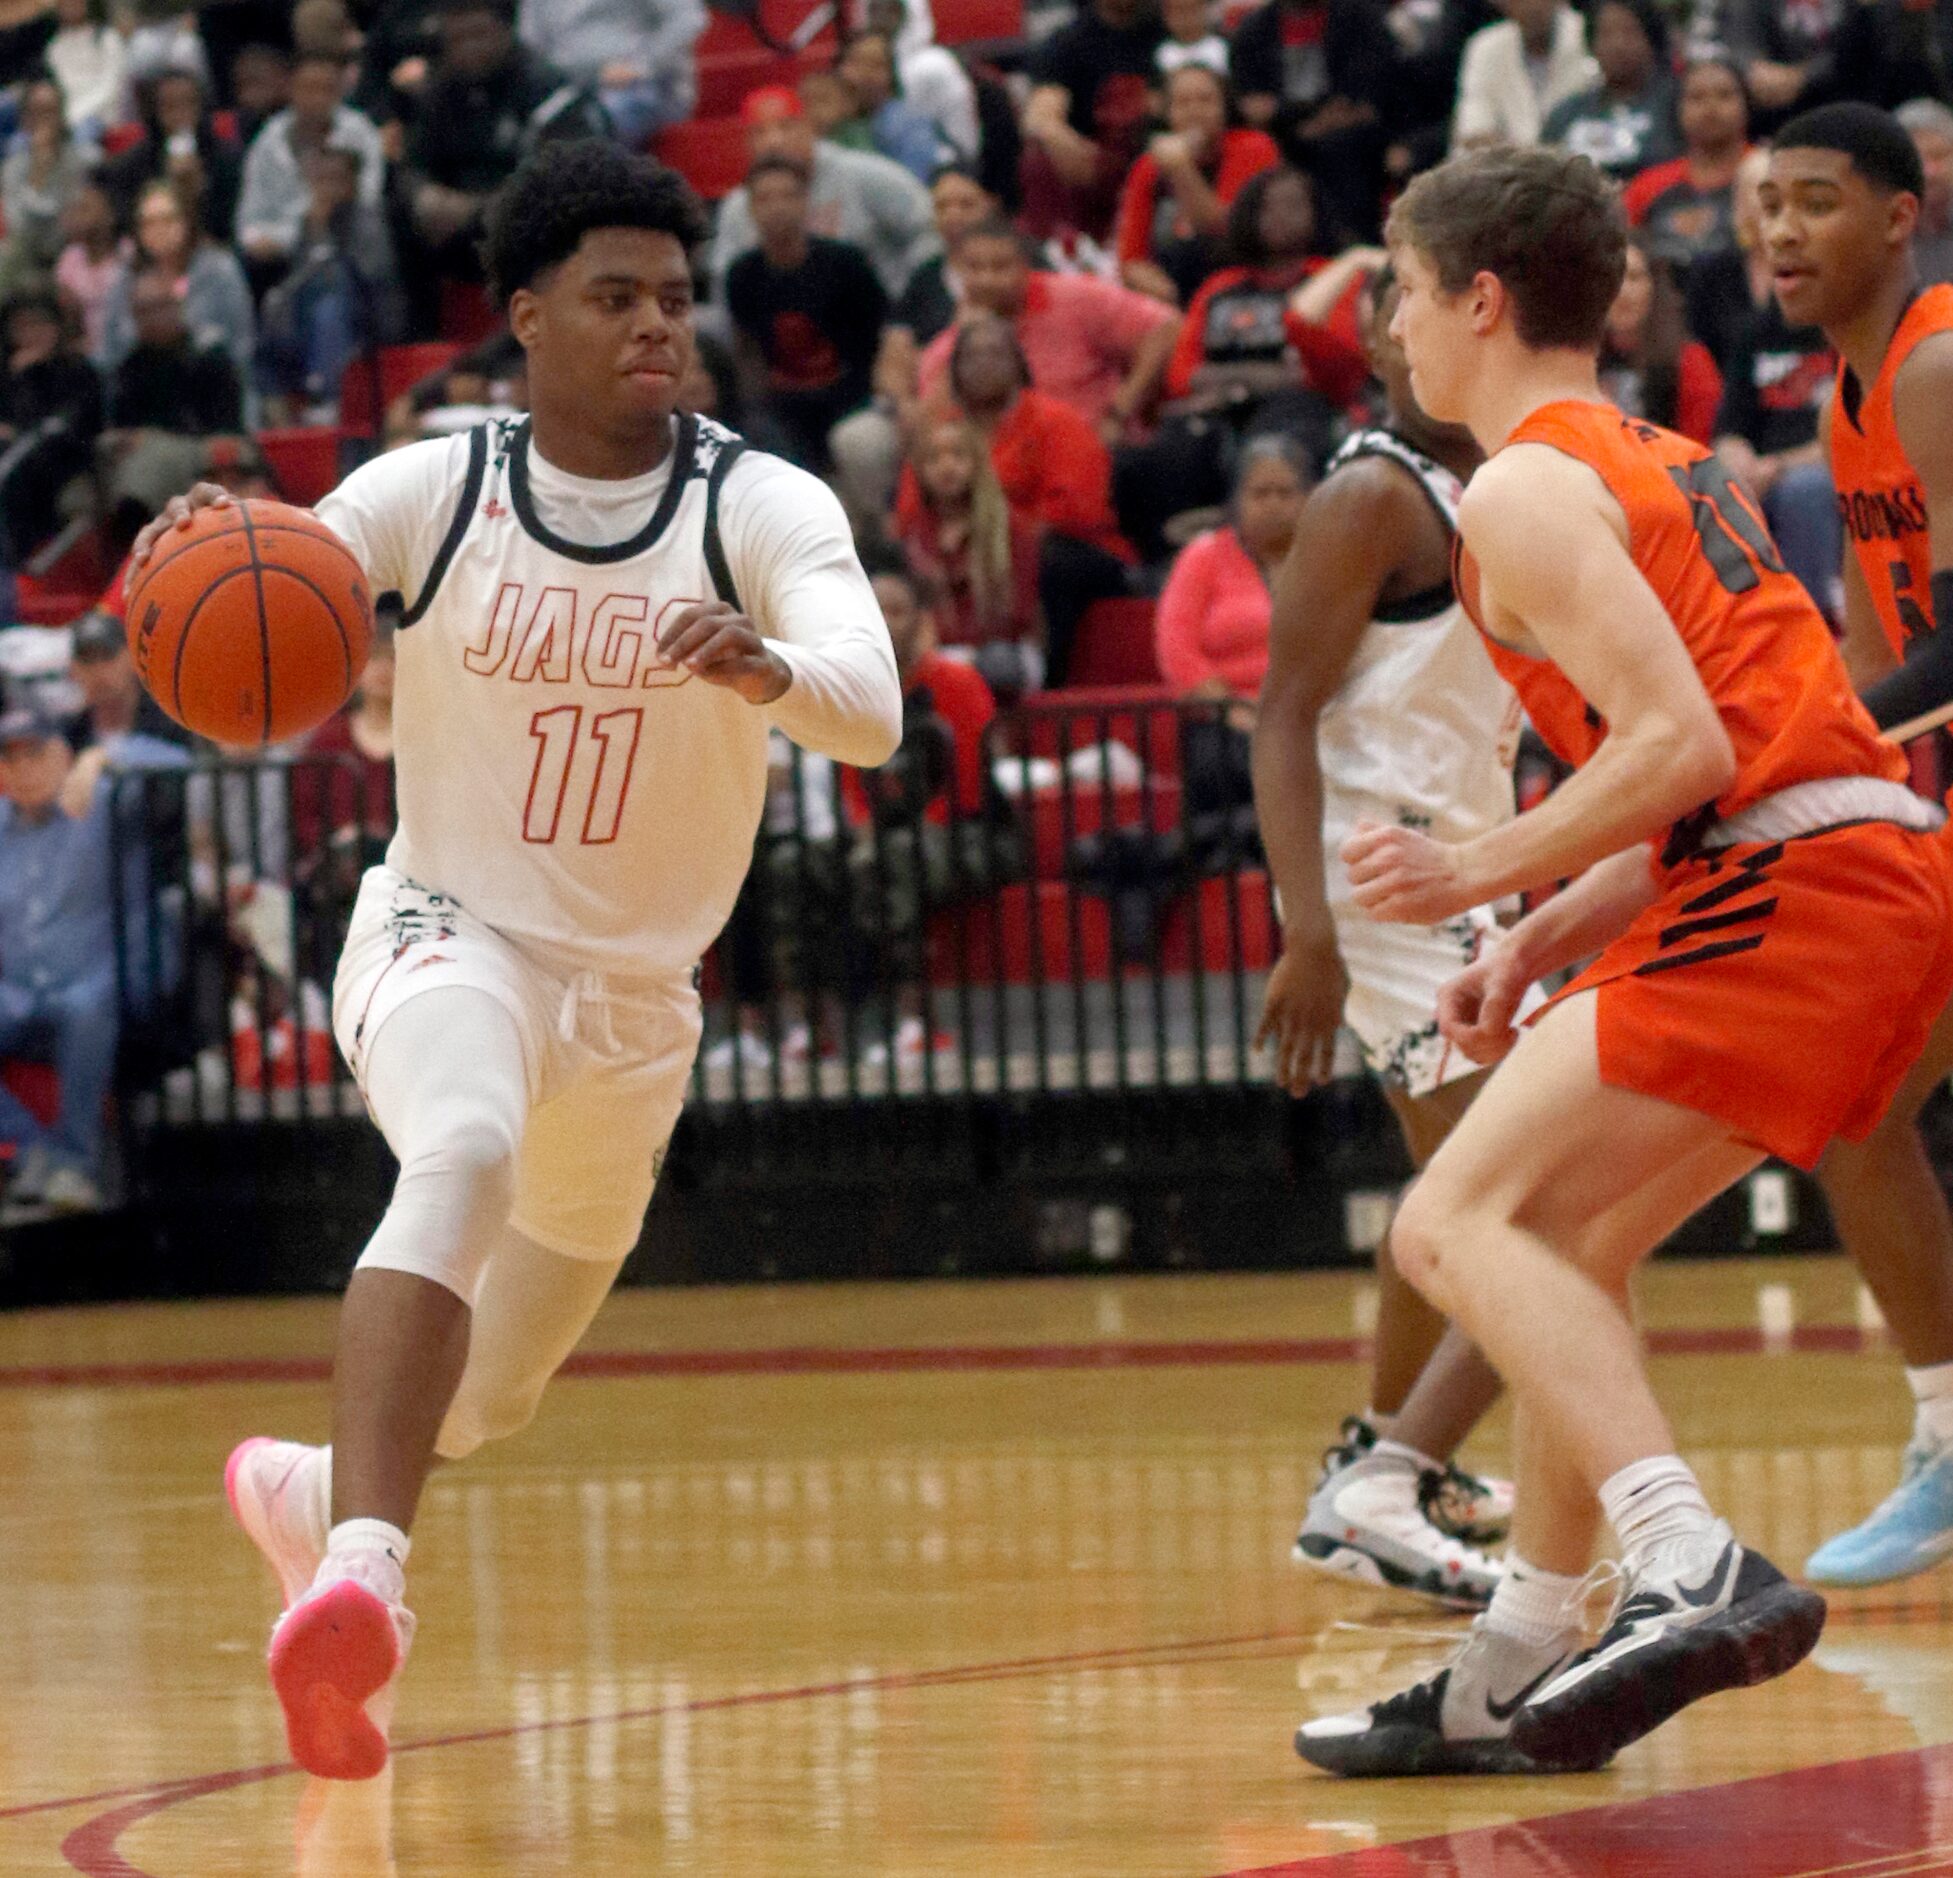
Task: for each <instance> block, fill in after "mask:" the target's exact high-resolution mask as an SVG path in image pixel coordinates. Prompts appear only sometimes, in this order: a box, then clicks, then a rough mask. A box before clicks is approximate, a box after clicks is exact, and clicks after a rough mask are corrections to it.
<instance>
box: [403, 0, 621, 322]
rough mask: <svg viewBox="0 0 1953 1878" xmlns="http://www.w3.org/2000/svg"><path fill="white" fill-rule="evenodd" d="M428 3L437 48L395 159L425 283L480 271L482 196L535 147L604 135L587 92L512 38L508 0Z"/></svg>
mask: <svg viewBox="0 0 1953 1878" xmlns="http://www.w3.org/2000/svg"><path fill="white" fill-rule="evenodd" d="M435 10H436V13H437V15H438V25H439V34H440V42H439V50H438V52H437V54H436V56H435V58H434V61H433V63H432V64H431V65H430V66H429V68H428V71H427V75H426V78H425V80H424V81H423V82H422V83H421V85H420V86H419V88H418V90H417V91H416V92H415V93H414V95H413V101H412V108H411V111H410V113H409V117H408V123H407V129H406V139H405V146H406V155H405V161H404V166H403V168H404V182H405V194H406V199H407V203H408V207H409V212H410V217H411V220H412V222H413V226H414V230H415V233H416V234H418V236H419V237H420V239H421V240H422V241H423V242H424V243H426V245H427V248H428V250H429V253H428V255H427V257H426V263H425V273H426V276H427V278H428V282H429V284H430V285H437V284H438V282H439V281H440V280H441V279H453V280H464V281H471V282H472V281H479V280H480V279H481V258H480V255H479V253H478V252H477V243H478V241H479V239H480V235H481V229H482V218H483V215H484V213H485V211H486V209H487V206H488V198H489V197H490V196H491V195H493V194H494V192H495V191H496V190H497V189H499V188H500V187H501V186H502V184H503V183H504V182H506V181H507V180H508V179H509V177H510V176H511V175H513V174H514V172H515V170H516V168H517V167H518V165H520V164H521V162H522V160H523V159H524V158H525V157H527V156H528V155H529V154H530V153H531V152H532V151H534V150H535V149H536V148H537V147H538V146H539V145H541V144H544V143H547V142H550V141H551V140H553V139H555V138H558V137H604V136H608V135H609V134H610V120H609V119H608V118H606V117H605V116H604V112H603V107H602V105H600V104H599V103H598V102H597V100H596V98H595V96H594V95H593V94H592V93H590V92H589V91H586V90H585V89H584V88H583V87H582V86H580V85H578V84H576V83H575V82H574V81H573V80H571V79H570V78H568V77H567V76H566V75H565V74H564V73H562V72H561V71H559V70H558V69H557V68H556V67H555V66H554V65H552V64H550V63H549V61H548V60H546V59H544V58H542V57H541V56H540V55H539V54H537V53H535V52H533V51H531V50H530V49H529V48H528V47H527V46H525V45H523V44H522V43H521V41H520V40H518V39H517V38H516V35H515V15H514V9H513V5H512V0H439V5H438V6H437V8H436V9H435ZM419 271H420V270H417V273H418V272H419Z"/></svg>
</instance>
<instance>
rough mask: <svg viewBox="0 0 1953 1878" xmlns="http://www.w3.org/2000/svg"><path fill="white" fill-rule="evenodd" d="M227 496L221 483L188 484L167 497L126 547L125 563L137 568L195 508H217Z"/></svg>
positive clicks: (182, 525)
mask: <svg viewBox="0 0 1953 1878" xmlns="http://www.w3.org/2000/svg"><path fill="white" fill-rule="evenodd" d="M230 499H231V492H230V491H229V490H228V489H226V488H225V487H224V485H223V484H222V483H192V484H191V485H190V490H189V493H188V494H187V495H181V496H171V497H170V499H169V500H168V501H167V502H166V503H164V504H163V512H162V514H160V515H159V516H157V517H156V519H155V520H154V521H152V522H150V523H149V524H148V525H147V526H146V527H145V528H144V529H143V531H142V533H141V534H139V535H138V536H137V537H136V541H135V546H134V547H132V548H131V549H130V550H129V565H130V567H131V568H138V567H140V566H141V565H142V564H143V562H145V561H146V560H148V559H149V555H150V551H151V549H153V548H154V547H155V546H156V544H157V542H158V541H160V540H161V539H162V538H163V536H164V535H166V534H168V533H169V531H170V530H171V529H172V528H188V527H189V526H190V517H191V516H193V515H194V514H196V512H197V511H198V510H199V509H221V508H223V507H224V506H225V504H227V503H228V502H229V501H230Z"/></svg>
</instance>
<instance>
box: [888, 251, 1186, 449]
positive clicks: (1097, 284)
mask: <svg viewBox="0 0 1953 1878" xmlns="http://www.w3.org/2000/svg"><path fill="white" fill-rule="evenodd" d="M956 272H957V275H958V277H959V278H960V279H961V281H962V284H963V302H962V308H961V317H962V318H964V319H967V318H968V317H969V315H970V314H971V313H994V314H995V315H996V316H997V317H998V318H999V319H1004V320H1008V321H1009V322H1010V323H1011V325H1012V327H1013V328H1014V329H1015V331H1016V334H1017V338H1018V342H1019V344H1020V345H1021V347H1022V348H1023V352H1024V356H1025V358H1026V359H1027V360H1028V361H1029V365H1030V373H1031V383H1033V384H1034V385H1036V386H1037V388H1038V390H1039V391H1040V392H1042V393H1044V394H1045V395H1046V396H1047V397H1052V398H1056V399H1058V400H1059V401H1060V402H1062V403H1065V404H1068V405H1071V406H1072V407H1073V408H1074V409H1076V410H1078V411H1080V412H1082V413H1083V414H1084V415H1085V416H1086V417H1087V418H1089V419H1090V420H1091V421H1092V423H1093V424H1094V425H1096V426H1097V427H1098V429H1099V431H1100V434H1101V435H1102V436H1103V437H1104V439H1105V442H1106V444H1107V446H1108V447H1109V446H1110V445H1112V444H1113V443H1115V442H1117V441H1118V439H1119V438H1120V437H1121V436H1123V435H1124V434H1125V433H1126V432H1127V431H1128V430H1129V429H1131V428H1132V426H1133V425H1135V424H1136V423H1138V422H1140V421H1141V420H1142V419H1144V418H1145V417H1146V416H1147V415H1148V414H1149V413H1150V411H1151V409H1152V405H1153V400H1154V398H1155V397H1156V395H1157V394H1158V391H1159V385H1160V378H1161V376H1162V374H1163V373H1164V372H1165V370H1166V362H1167V359H1168V358H1169V357H1170V356H1171V355H1172V352H1173V345H1174V341H1175V340H1176V339H1177V338H1178V336H1179V332H1180V320H1179V315H1178V314H1176V313H1175V312H1174V311H1173V310H1172V308H1170V307H1166V306H1162V305H1161V304H1160V302H1159V301H1157V300H1155V299H1152V298H1151V297H1150V296H1148V295H1146V294H1141V293H1134V292H1133V291H1132V290H1131V288H1129V287H1115V286H1114V285H1112V283H1111V282H1110V281H1103V280H1094V279H1092V278H1090V277H1089V276H1086V275H1082V274H1049V273H1045V272H1042V271H1041V270H1037V269H1034V268H1033V267H1032V266H1031V264H1030V261H1029V259H1028V258H1027V257H1026V255H1025V252H1024V244H1023V240H1022V238H1021V237H1020V236H1019V235H1018V233H1017V231H1016V229H1014V228H1013V227H1012V226H1011V225H1010V223H1008V222H1005V221H1001V220H999V221H988V222H984V223H981V224H979V225H978V226H977V227H975V228H972V229H970V230H969V231H968V232H967V233H966V234H965V235H964V236H963V239H962V241H961V242H960V243H959V244H958V246H957V249H956ZM956 336H957V329H956V328H954V327H952V328H950V329H949V330H948V331H946V332H942V333H938V334H937V336H936V337H935V338H934V339H932V340H931V341H930V342H929V344H928V345H927V346H926V347H925V348H924V350H923V354H922V359H921V364H920V367H919V380H920V389H921V393H922V396H923V398H924V400H925V401H927V400H930V399H931V398H933V397H934V396H935V394H936V393H937V392H939V391H940V389H941V387H942V384H943V381H944V378H945V376H946V375H947V373H948V369H949V358H950V350H951V348H952V347H953V346H954V345H955V343H956Z"/></svg>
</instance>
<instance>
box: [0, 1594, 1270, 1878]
mask: <svg viewBox="0 0 1953 1878" xmlns="http://www.w3.org/2000/svg"><path fill="white" fill-rule="evenodd" d="M1302 1634H1303V1633H1301V1632H1299V1631H1288V1630H1264V1631H1256V1632H1252V1633H1250V1634H1247V1635H1244V1636H1236V1637H1211V1638H1206V1639H1200V1640H1195V1641H1192V1642H1184V1641H1183V1642H1176V1643H1152V1644H1137V1645H1133V1646H1131V1647H1129V1648H1123V1649H1107V1650H1081V1651H1074V1652H1068V1653H1066V1654H1064V1655H1060V1656H1026V1657H1015V1658H1005V1659H1003V1660H1001V1661H998V1662H993V1663H965V1664H961V1665H951V1666H949V1667H947V1668H943V1669H923V1670H901V1671H896V1672H893V1673H891V1674H889V1675H886V1676H856V1677H851V1678H848V1679H846V1680H844V1681H840V1682H824V1683H808V1684H805V1685H803V1686H801V1687H798V1688H792V1689H749V1690H744V1691H741V1692H740V1693H738V1694H734V1695H715V1696H700V1697H697V1698H696V1699H694V1700H692V1701H689V1702H663V1703H656V1704H653V1705H652V1706H650V1707H648V1708H634V1709H619V1710H614V1711H611V1712H609V1713H606V1714H602V1715H571V1716H565V1717H562V1718H560V1719H558V1720H555V1721H544V1722H518V1723H512V1724H509V1725H507V1726H505V1727H499V1728H480V1729H475V1730H473V1731H471V1732H469V1733H466V1734H452V1735H434V1736H430V1737H428V1738H426V1739H424V1740H420V1741H403V1742H401V1743H400V1744H399V1745H398V1746H396V1747H395V1748H394V1750H393V1752H394V1754H395V1755H396V1756H398V1755H402V1754H424V1753H426V1752H428V1751H429V1750H430V1749H433V1748H455V1747H472V1746H477V1745H480V1744H482V1743H486V1742H493V1741H512V1740H515V1739H517V1738H518V1737H521V1736H528V1735H543V1734H560V1733H564V1732H567V1731H569V1730H572V1729H580V1728H594V1727H598V1726H600V1725H602V1724H605V1723H611V1724H617V1723H625V1722H637V1721H652V1720H655V1719H656V1718H657V1717H659V1716H661V1715H679V1714H690V1715H703V1714H710V1713H712V1712H713V1711H715V1710H719V1709H735V1708H758V1707H763V1706H768V1705H771V1704H774V1703H779V1702H808V1701H816V1700H819V1699H821V1698H823V1697H829V1696H843V1695H855V1694H858V1693H859V1692H860V1691H862V1690H864V1689H884V1690H901V1689H930V1688H940V1687H945V1686H950V1685H954V1684H958V1683H966V1682H1001V1681H1006V1680H1010V1679H1013V1678H1016V1677H1033V1676H1045V1675H1050V1674H1051V1673H1052V1672H1053V1671H1054V1670H1060V1669H1074V1670H1077V1669H1085V1670H1089V1669H1105V1670H1117V1669H1148V1668H1153V1667H1156V1666H1160V1665H1166V1664H1174V1663H1182V1662H1200V1661H1214V1660H1221V1661H1225V1660H1228V1658H1229V1657H1231V1656H1239V1655H1252V1654H1253V1653H1254V1652H1255V1651H1256V1650H1258V1649H1261V1648H1263V1647H1265V1646H1267V1645H1269V1644H1279V1645H1289V1644H1294V1643H1298V1642H1300V1641H1301V1640H1302ZM297 1772H299V1769H298V1768H297V1767H295V1766H294V1765H293V1764H292V1763H291V1762H290V1761H275V1762H267V1763H266V1764H265V1765H263V1766H261V1767H237V1768H231V1769H229V1770H227V1771H226V1772H224V1773H220V1774H201V1775H194V1776H191V1777H189V1778H187V1779H183V1780H172V1781H163V1782H159V1783H158V1784H157V1785H155V1786H153V1787H135V1788H130V1787H125V1788H122V1789H120V1790H119V1791H117V1792H113V1793H95V1794H83V1795H79V1796H77V1797H76V1798H74V1799H70V1800H39V1801H36V1802H34V1803H33V1804H32V1805H29V1806H15V1807H7V1808H0V1820H7V1819H21V1818H24V1817H26V1816H27V1815H28V1814H30V1813H52V1812H63V1811H66V1810H67V1809H69V1808H71V1807H77V1806H92V1805H99V1804H100V1803H101V1802H102V1801H104V1800H115V1799H127V1800H128V1802H129V1803H128V1804H127V1805H123V1806H118V1807H115V1808H113V1809H112V1810H111V1811H109V1812H106V1813H99V1814H97V1815H96V1816H95V1817H94V1818H93V1819H89V1820H85V1821H83V1823H82V1824H81V1825H79V1826H77V1827H76V1828H75V1829H74V1831H72V1832H71V1833H69V1834H68V1836H67V1838H65V1839H64V1840H63V1841H62V1842H61V1853H62V1856H63V1857H64V1858H66V1859H67V1861H68V1863H69V1865H70V1866H71V1867H72V1868H73V1869H74V1870H75V1871H77V1872H80V1873H81V1874H82V1875H83V1878H156V1875H155V1874H153V1873H150V1872H145V1871H144V1870H142V1868H141V1867H140V1866H137V1865H133V1864H131V1863H130V1862H129V1860H128V1859H127V1858H126V1857H124V1856H123V1853H122V1850H121V1846H120V1843H119V1842H120V1840H121V1838H122V1835H123V1834H124V1833H125V1832H127V1831H129V1830H130V1828H131V1827H133V1826H138V1825H140V1824H141V1823H142V1822H143V1821H144V1820H146V1819H152V1818H154V1817H155V1815H156V1814H158V1813H163V1812H167V1811H168V1810H169V1809H170V1808H171V1807H175V1806H183V1805H186V1804H187V1803H188V1802H190V1801H192V1800H202V1799H208V1798H209V1797H210V1796H211V1795H212V1794H217V1793H227V1792H229V1791H230V1790H231V1789H232V1788H235V1787H247V1786H254V1785H258V1784H260V1783H262V1782H264V1781H267V1780H276V1779H279V1778H281V1777H282V1776H284V1775H286V1774H295V1773H297ZM131 1796H134V1797H131Z"/></svg>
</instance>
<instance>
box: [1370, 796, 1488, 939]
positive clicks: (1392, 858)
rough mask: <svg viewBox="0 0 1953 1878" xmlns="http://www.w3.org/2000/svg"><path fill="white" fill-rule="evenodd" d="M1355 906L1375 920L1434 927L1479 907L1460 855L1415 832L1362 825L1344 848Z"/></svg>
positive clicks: (1456, 851)
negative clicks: (1440, 922)
mask: <svg viewBox="0 0 1953 1878" xmlns="http://www.w3.org/2000/svg"><path fill="white" fill-rule="evenodd" d="M1343 861H1344V864H1345V865H1346V866H1347V867H1348V868H1349V879H1350V886H1351V888H1352V890H1353V891H1354V893H1355V897H1356V904H1357V905H1358V906H1360V907H1361V908H1362V909H1363V910H1364V912H1366V913H1367V914H1369V916H1370V917H1371V918H1372V919H1382V920H1392V921H1395V922H1397V923H1399V924H1402V925H1406V926H1429V925H1432V924H1434V923H1435V922H1436V921H1438V920H1441V919H1449V918H1450V917H1451V915H1452V914H1454V913H1462V912H1464V911H1465V910H1466V909H1467V908H1468V907H1472V906H1475V905H1477V903H1478V901H1479V899H1480V897H1481V896H1480V895H1479V894H1478V893H1477V892H1476V891H1475V890H1474V888H1473V887H1472V886H1471V885H1470V883H1469V882H1468V881H1467V880H1466V879H1465V868H1464V863H1463V860H1462V858H1461V854H1460V850H1459V849H1457V848H1455V847H1453V846H1452V845H1451V844H1450V843H1448V842H1443V841H1433V840H1432V839H1431V837H1430V836H1429V835H1425V834H1420V833H1419V832H1418V831H1417V830H1416V829H1415V828H1381V827H1379V826H1378V825H1377V824H1376V823H1374V822H1358V823H1357V825H1356V832H1355V833H1354V834H1353V835H1351V836H1350V838H1349V839H1348V840H1347V841H1345V842H1344V843H1343Z"/></svg>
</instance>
